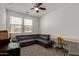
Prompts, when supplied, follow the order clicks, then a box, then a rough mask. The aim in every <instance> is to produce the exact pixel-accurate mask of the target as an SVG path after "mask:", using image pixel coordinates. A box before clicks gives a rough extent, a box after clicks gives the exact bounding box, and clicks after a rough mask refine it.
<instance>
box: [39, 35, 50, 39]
mask: <svg viewBox="0 0 79 59" xmlns="http://www.w3.org/2000/svg"><path fill="white" fill-rule="evenodd" d="M39 37H40V38H41V39H44V40H50V35H48V34H40V35H39Z"/></svg>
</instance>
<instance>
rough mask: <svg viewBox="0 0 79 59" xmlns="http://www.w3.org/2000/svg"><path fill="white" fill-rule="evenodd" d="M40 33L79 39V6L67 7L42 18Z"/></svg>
mask: <svg viewBox="0 0 79 59" xmlns="http://www.w3.org/2000/svg"><path fill="white" fill-rule="evenodd" d="M40 33H49V34H51V35H52V37H55V36H56V37H57V36H63V37H66V38H76V39H79V5H69V6H68V5H67V6H66V5H65V6H64V7H61V8H59V9H57V10H55V11H52V12H51V13H48V14H46V15H44V16H43V17H41V19H40Z"/></svg>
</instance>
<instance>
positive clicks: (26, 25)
mask: <svg viewBox="0 0 79 59" xmlns="http://www.w3.org/2000/svg"><path fill="white" fill-rule="evenodd" d="M24 32H32V20H30V19H24Z"/></svg>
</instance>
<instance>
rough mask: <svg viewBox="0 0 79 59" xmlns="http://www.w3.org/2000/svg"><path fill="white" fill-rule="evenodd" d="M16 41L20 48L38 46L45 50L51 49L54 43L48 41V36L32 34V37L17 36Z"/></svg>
mask: <svg viewBox="0 0 79 59" xmlns="http://www.w3.org/2000/svg"><path fill="white" fill-rule="evenodd" d="M16 39H17V40H18V42H19V43H20V46H21V47H24V46H28V45H32V44H39V45H41V46H43V47H45V48H48V47H52V45H53V44H54V42H52V41H51V40H50V35H48V34H32V35H19V36H16Z"/></svg>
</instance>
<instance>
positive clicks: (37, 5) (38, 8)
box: [31, 3, 46, 13]
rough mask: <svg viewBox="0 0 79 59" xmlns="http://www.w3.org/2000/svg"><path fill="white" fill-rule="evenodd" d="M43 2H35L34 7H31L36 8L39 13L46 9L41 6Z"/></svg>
mask: <svg viewBox="0 0 79 59" xmlns="http://www.w3.org/2000/svg"><path fill="white" fill-rule="evenodd" d="M42 4H43V3H35V4H33V6H34V7H33V8H31V10H35V11H36V12H37V13H39V10H46V8H44V7H41V5H42Z"/></svg>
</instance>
